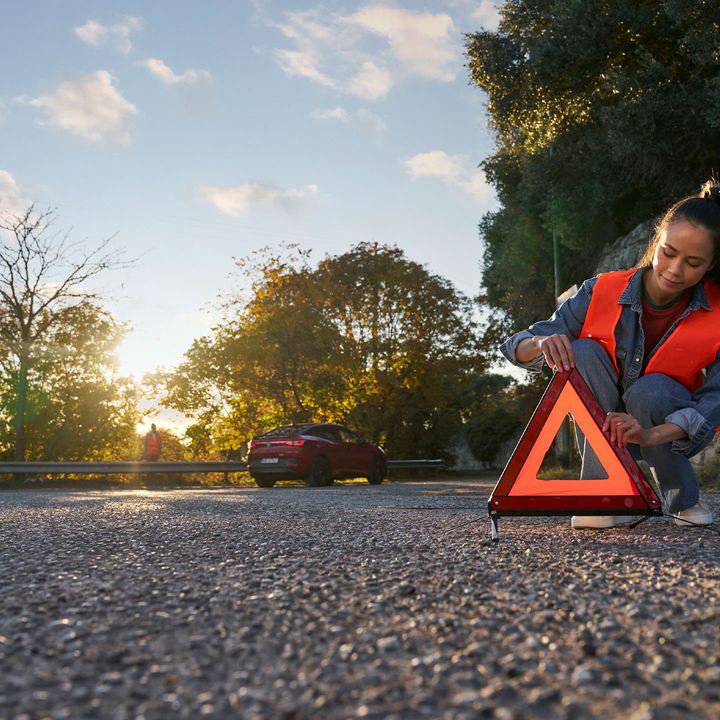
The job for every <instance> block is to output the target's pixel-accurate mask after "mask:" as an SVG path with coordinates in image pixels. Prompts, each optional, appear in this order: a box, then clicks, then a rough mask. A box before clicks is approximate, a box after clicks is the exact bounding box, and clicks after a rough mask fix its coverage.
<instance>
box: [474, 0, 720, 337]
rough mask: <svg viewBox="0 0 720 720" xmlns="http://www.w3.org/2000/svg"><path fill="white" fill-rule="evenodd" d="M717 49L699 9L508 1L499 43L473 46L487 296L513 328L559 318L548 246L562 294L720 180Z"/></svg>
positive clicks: (478, 41)
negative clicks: (608, 249) (486, 198)
mask: <svg viewBox="0 0 720 720" xmlns="http://www.w3.org/2000/svg"><path fill="white" fill-rule="evenodd" d="M719 43H720V6H718V5H717V4H712V3H706V2H696V1H695V0H643V2H634V3H628V2H624V0H507V1H506V2H505V4H504V6H503V10H502V19H501V22H500V26H499V29H498V31H497V32H481V33H475V34H472V35H468V36H467V56H468V61H469V71H470V77H471V81H472V82H473V83H475V84H476V85H477V86H478V87H480V88H481V89H482V90H484V91H485V93H486V94H487V107H488V113H489V116H490V123H491V126H492V128H493V129H494V131H495V135H496V150H495V152H494V153H493V155H491V156H490V157H488V158H486V159H485V161H484V162H483V167H484V169H485V172H486V173H487V176H488V178H489V180H490V181H491V182H492V184H493V185H494V186H495V188H496V190H497V193H498V197H499V199H500V202H501V207H500V209H499V210H498V211H495V212H492V213H489V214H488V215H486V216H485V217H484V219H483V221H482V223H481V225H480V232H481V235H482V237H483V239H484V241H485V255H484V261H483V262H484V274H483V282H484V286H485V290H486V292H487V297H488V300H489V302H491V303H492V304H493V305H494V306H496V307H500V308H502V309H504V310H506V311H507V313H508V318H509V320H510V323H509V325H510V327H512V328H513V329H515V328H518V327H521V326H525V325H527V324H528V323H529V322H531V321H532V320H535V319H537V317H538V316H542V315H545V314H549V311H551V310H552V309H553V307H554V298H553V295H554V292H553V271H552V236H553V234H555V236H556V237H557V238H558V239H559V241H560V250H561V255H562V259H563V263H562V268H563V270H562V272H563V276H562V278H561V282H562V287H567V286H568V285H570V284H572V283H573V282H577V281H579V280H582V279H584V278H585V277H587V276H588V275H590V274H591V273H592V270H593V268H594V267H595V266H596V264H597V259H598V257H599V255H600V253H601V252H602V249H603V247H604V246H605V245H606V244H607V243H608V242H610V241H612V240H614V239H615V238H616V237H617V236H619V235H621V234H625V233H627V232H629V231H630V230H631V229H632V228H633V227H634V226H635V225H637V224H639V223H640V222H642V221H645V220H647V219H648V218H652V217H654V216H655V215H657V214H658V213H659V212H660V211H661V210H662V209H663V208H664V207H666V206H667V205H668V204H669V203H670V202H672V201H673V200H675V199H676V198H678V197H680V196H682V195H684V194H688V193H690V192H692V191H694V190H696V189H697V188H698V187H699V186H700V184H701V183H702V182H703V181H704V180H706V179H707V178H708V177H709V176H710V175H711V173H712V171H713V170H715V171H717V170H718V168H720V150H718V148H720V59H718V56H717V53H716V52H715V49H716V48H717V47H718V44H719ZM542 307H544V308H545V309H544V310H542Z"/></svg>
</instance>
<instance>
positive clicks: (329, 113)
mask: <svg viewBox="0 0 720 720" xmlns="http://www.w3.org/2000/svg"><path fill="white" fill-rule="evenodd" d="M313 117H314V118H316V119H318V120H338V121H339V122H344V123H346V122H350V113H348V111H347V110H346V109H345V108H343V107H340V106H337V107H334V108H328V109H327V110H316V111H315V112H314V113H313Z"/></svg>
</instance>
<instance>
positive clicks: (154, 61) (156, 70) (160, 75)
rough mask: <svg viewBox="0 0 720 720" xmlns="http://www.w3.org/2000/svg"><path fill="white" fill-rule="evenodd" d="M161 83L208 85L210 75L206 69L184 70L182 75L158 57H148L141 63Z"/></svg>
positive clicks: (210, 79)
mask: <svg viewBox="0 0 720 720" xmlns="http://www.w3.org/2000/svg"><path fill="white" fill-rule="evenodd" d="M142 64H143V65H144V66H145V67H146V68H147V69H148V70H149V71H150V72H151V73H152V74H153V75H154V76H155V77H156V78H157V79H158V80H160V82H161V83H163V85H187V86H190V85H208V84H210V82H211V81H212V77H211V76H210V73H209V72H208V71H207V70H186V71H185V72H184V73H183V74H182V75H178V74H176V73H175V72H173V70H172V68H171V67H170V66H169V65H167V64H166V63H165V62H163V61H162V60H160V59H159V58H148V59H147V60H145V61H144V62H143V63H142Z"/></svg>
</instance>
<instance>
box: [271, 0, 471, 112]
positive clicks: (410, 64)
mask: <svg viewBox="0 0 720 720" xmlns="http://www.w3.org/2000/svg"><path fill="white" fill-rule="evenodd" d="M277 27H278V29H279V30H280V31H281V32H282V34H283V35H284V36H285V37H286V38H287V39H288V40H289V41H291V42H292V43H293V44H294V47H292V48H285V49H279V50H277V51H276V53H275V56H276V59H277V61H278V63H279V65H280V67H281V68H282V69H283V71H284V72H285V73H287V74H288V75H291V76H296V77H304V78H306V79H308V80H311V81H313V82H315V83H317V84H320V85H323V86H325V87H329V88H333V89H335V90H338V91H340V92H343V93H347V94H350V95H356V96H358V97H361V98H363V99H365V100H379V99H381V98H383V97H385V96H386V95H387V94H388V92H389V91H390V90H391V88H392V87H393V86H394V85H395V84H397V83H398V82H399V81H400V80H402V79H403V78H405V77H408V76H413V75H415V76H420V77H425V78H430V79H433V80H440V81H450V80H453V79H454V77H455V73H456V69H457V68H456V67H455V64H456V63H457V64H458V65H459V63H460V57H461V47H460V38H459V33H456V34H457V35H458V37H454V35H453V32H452V31H453V30H454V25H453V21H452V18H451V17H450V16H449V15H447V14H446V13H436V14H432V13H422V12H414V11H412V10H404V9H401V8H396V7H394V6H392V5H385V4H381V3H375V4H370V5H365V6H363V7H361V8H360V9H359V10H358V11H356V12H355V13H354V14H351V15H340V14H338V13H332V12H330V11H328V10H326V9H325V8H323V7H318V8H314V9H312V10H306V11H304V12H286V13H285V20H284V22H283V23H282V24H281V25H279V26H277Z"/></svg>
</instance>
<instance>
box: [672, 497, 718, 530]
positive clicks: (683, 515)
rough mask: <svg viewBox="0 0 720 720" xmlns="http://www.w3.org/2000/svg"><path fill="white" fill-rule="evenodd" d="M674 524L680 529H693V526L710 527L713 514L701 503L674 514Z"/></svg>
mask: <svg viewBox="0 0 720 720" xmlns="http://www.w3.org/2000/svg"><path fill="white" fill-rule="evenodd" d="M675 524H676V525H680V526H682V527H693V526H695V525H712V524H713V514H712V512H711V511H710V510H708V509H707V508H706V507H705V506H704V505H703V504H702V503H701V502H699V503H698V504H697V505H693V506H692V507H689V508H686V509H685V510H681V511H680V512H678V513H675Z"/></svg>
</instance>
